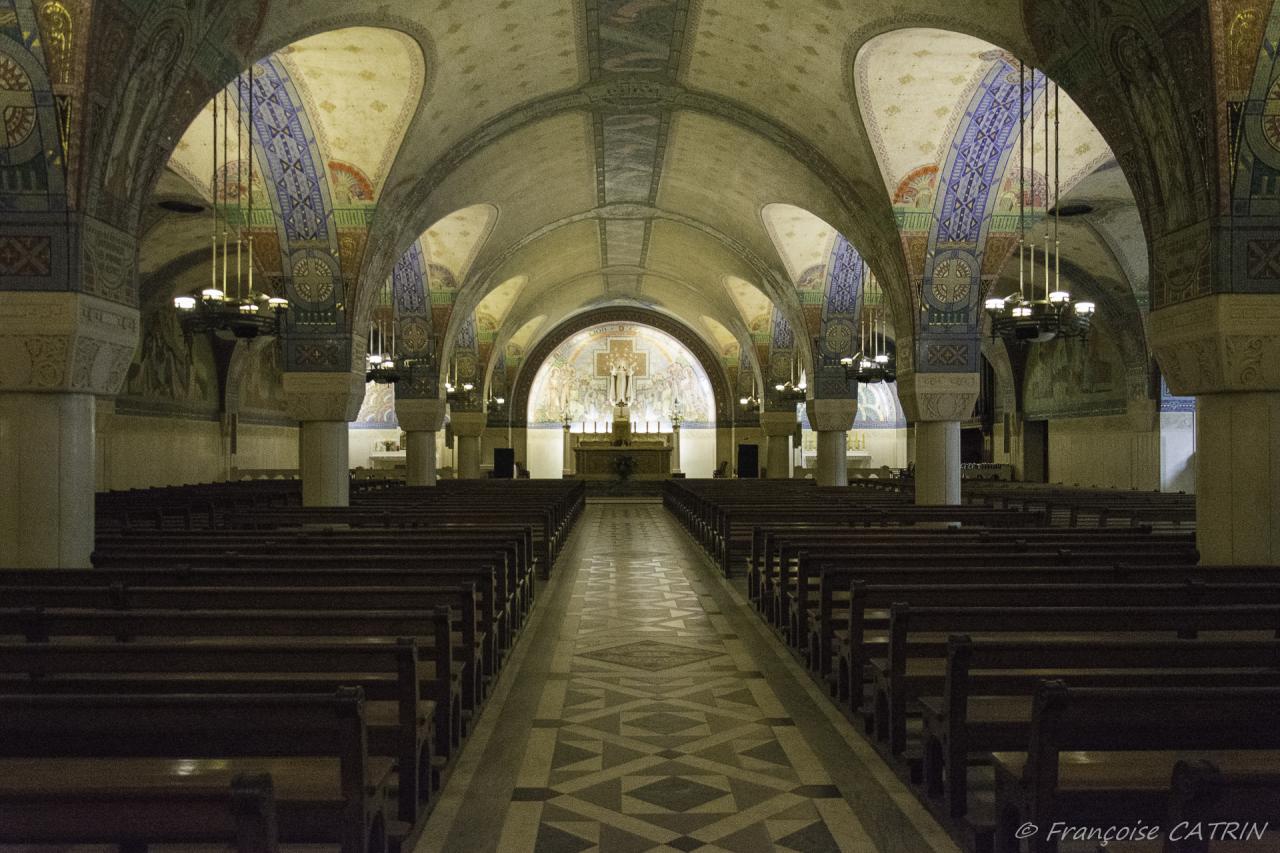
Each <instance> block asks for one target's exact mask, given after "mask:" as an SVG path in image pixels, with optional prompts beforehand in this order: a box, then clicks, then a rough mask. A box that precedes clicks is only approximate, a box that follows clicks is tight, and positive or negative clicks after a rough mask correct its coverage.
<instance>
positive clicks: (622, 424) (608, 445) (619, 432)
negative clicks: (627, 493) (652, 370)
mask: <svg viewBox="0 0 1280 853" xmlns="http://www.w3.org/2000/svg"><path fill="white" fill-rule="evenodd" d="M567 438H568V436H567V435H566V439H567ZM671 451H672V445H671V444H670V443H668V441H667V437H666V436H662V437H648V436H646V437H645V438H633V437H632V433H631V411H630V407H628V406H627V405H626V404H625V403H622V404H620V405H618V406H616V407H615V408H614V411H613V432H612V433H611V434H609V435H608V436H601V437H599V438H586V437H585V436H584V437H583V438H582V439H581V440H580V441H579V442H578V446H577V447H575V448H574V451H573V453H574V462H575V463H576V465H575V467H574V470H575V471H576V472H577V476H578V477H579V478H580V479H583V480H616V479H618V477H619V474H618V470H619V467H620V464H619V461H618V460H619V459H620V458H621V457H624V456H627V457H630V458H631V462H632V464H631V474H630V478H631V479H633V480H665V479H667V478H668V477H670V476H671Z"/></svg>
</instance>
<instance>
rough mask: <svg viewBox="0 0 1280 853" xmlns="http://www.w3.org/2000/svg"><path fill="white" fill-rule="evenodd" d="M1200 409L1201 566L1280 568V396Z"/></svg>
mask: <svg viewBox="0 0 1280 853" xmlns="http://www.w3.org/2000/svg"><path fill="white" fill-rule="evenodd" d="M1196 405H1197V411H1196V433H1197V434H1196V451H1195V453H1196V544H1197V546H1198V547H1199V549H1200V561H1201V562H1202V563H1205V564H1206V565H1276V564H1280V392H1277V391H1260V392H1256V393H1228V394H1201V395H1199V397H1197V399H1196Z"/></svg>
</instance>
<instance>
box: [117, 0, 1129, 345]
mask: <svg viewBox="0 0 1280 853" xmlns="http://www.w3.org/2000/svg"><path fill="white" fill-rule="evenodd" d="M233 5H238V6H243V7H244V9H245V12H244V13H243V14H244V16H245V17H246V18H248V19H259V20H260V22H261V24H260V29H259V30H258V32H257V35H256V37H254V38H253V39H252V46H251V47H249V48H248V49H247V51H246V52H245V55H244V56H241V57H240V58H239V61H240V63H241V65H240V68H239V69H232V70H231V71H230V72H229V76H230V75H232V74H235V73H237V72H238V71H240V70H243V69H244V68H245V67H248V66H249V64H250V63H251V62H252V63H256V66H255V67H257V68H265V67H266V66H267V65H268V64H270V66H271V67H272V68H275V69H277V70H278V72H279V73H280V75H282V76H283V77H287V78H288V89H287V91H288V93H289V94H290V97H291V98H292V99H293V101H294V108H295V109H296V110H297V112H298V113H299V114H301V115H303V116H304V118H305V121H303V122H302V123H301V125H300V126H302V127H305V135H306V138H305V140H304V141H303V142H304V144H305V145H306V146H309V147H310V149H311V150H312V152H313V157H312V160H313V161H314V163H315V164H316V165H315V170H316V171H317V172H319V173H320V174H318V175H315V176H313V177H315V178H316V179H317V180H319V181H321V182H322V183H326V184H327V188H326V189H325V193H327V195H325V198H326V199H327V200H326V202H325V203H326V204H328V205H329V208H327V209H326V212H325V215H327V216H331V217H334V218H335V219H337V221H338V223H339V231H338V235H339V237H338V239H337V240H336V241H335V244H334V245H335V246H337V248H336V249H335V251H336V252H338V253H339V254H341V258H340V259H338V260H339V261H340V265H341V268H342V270H343V271H344V272H347V271H348V270H350V273H351V276H350V277H351V280H352V282H353V285H352V286H353V287H354V288H355V292H354V293H350V292H349V293H347V294H346V301H347V308H348V319H347V324H348V327H349V328H350V329H352V330H354V331H357V332H358V331H359V328H360V326H361V324H362V323H364V322H366V316H367V314H366V311H367V307H368V304H369V300H370V299H371V298H372V294H373V293H375V292H376V291H377V290H378V289H379V288H380V287H381V285H382V284H383V283H384V282H386V281H387V280H388V278H389V277H390V276H391V273H392V269H393V267H394V266H395V265H396V263H397V262H398V261H399V260H400V259H401V258H402V257H403V256H404V255H405V253H406V252H409V251H411V250H412V251H416V252H420V253H421V256H422V258H423V259H424V260H425V264H424V265H423V270H424V274H425V276H426V278H427V282H426V283H427V287H428V288H429V290H430V294H431V296H430V304H431V306H432V310H433V312H443V313H437V314H436V315H435V316H433V325H434V326H435V327H436V330H437V333H438V334H439V335H440V337H441V338H442V339H443V342H444V345H445V346H448V345H449V343H451V342H452V341H453V339H454V338H455V337H456V335H457V333H458V330H459V329H460V328H462V327H463V326H464V325H465V324H467V323H468V322H475V323H476V325H477V326H478V327H479V328H481V329H482V330H486V331H487V333H488V334H490V335H492V337H493V343H494V345H493V347H492V351H493V352H494V353H495V354H502V353H506V352H508V351H511V352H517V351H518V352H524V351H528V350H530V349H532V348H533V346H534V345H535V344H536V343H537V341H538V340H539V338H540V336H541V335H543V334H545V333H546V332H547V331H548V330H550V329H553V328H554V327H556V326H557V325H558V324H560V323H561V322H562V321H563V320H564V319H566V318H567V317H570V316H572V315H573V314H575V313H578V312H581V311H583V310H586V309H589V308H593V307H600V306H609V305H642V306H646V307H649V308H652V309H655V310H658V311H660V312H663V313H666V314H669V315H671V316H673V317H676V318H678V319H680V320H681V321H683V322H684V323H685V324H686V325H687V326H688V327H689V328H690V329H691V330H693V332H694V333H696V334H698V335H700V336H701V337H703V338H704V339H705V341H706V342H707V343H708V344H709V345H710V346H711V347H712V349H714V351H716V352H719V353H721V354H722V356H723V357H724V358H725V359H726V362H727V363H728V362H734V361H736V360H737V359H738V357H739V354H740V353H742V352H753V351H754V350H753V347H758V346H759V345H760V344H761V343H762V342H763V343H764V344H765V350H766V352H767V341H768V339H769V333H770V324H771V323H773V322H776V320H775V318H781V319H782V320H784V321H786V322H787V323H789V324H790V325H791V326H792V327H793V328H795V329H802V328H804V327H805V307H804V306H805V304H806V303H805V299H806V298H808V297H806V296H805V295H804V293H805V291H806V288H808V289H810V290H812V289H814V288H815V287H816V290H817V291H818V292H821V291H822V286H821V281H820V279H821V278H822V277H823V276H825V275H826V272H825V270H826V266H827V264H828V262H829V259H830V257H831V253H832V249H833V246H834V245H835V244H836V243H837V242H838V241H839V240H841V239H845V240H848V241H849V242H850V243H852V245H853V246H854V247H855V248H856V250H857V251H858V252H859V253H860V254H861V256H862V257H864V258H866V259H867V261H868V262H869V264H870V266H871V268H872V269H873V270H874V271H875V272H876V274H877V275H878V276H879V278H880V279H881V281H882V282H883V283H884V285H885V287H886V291H887V294H888V297H889V300H890V303H891V305H892V307H893V310H894V313H895V317H896V318H897V319H898V320H899V323H900V324H902V325H903V326H904V328H906V329H910V328H911V327H912V320H911V318H912V316H913V313H912V312H918V302H917V298H916V297H915V296H914V294H913V289H916V290H918V288H919V275H920V272H919V262H918V261H917V260H916V259H914V258H913V257H912V255H911V252H912V248H911V243H910V240H908V239H907V235H906V234H905V232H904V229H903V227H902V224H903V221H904V209H905V207H909V204H907V202H904V201H903V199H904V198H905V196H904V195H903V192H904V187H907V189H911V187H910V186H908V185H909V184H910V181H911V176H912V175H913V174H917V173H920V172H921V170H922V169H923V170H924V171H925V172H928V169H929V167H932V169H933V174H934V175H935V177H936V175H937V173H938V170H939V168H940V167H941V166H942V165H943V164H944V160H945V158H946V150H947V148H948V146H949V145H950V144H951V141H952V136H953V135H954V134H955V132H956V128H957V126H958V125H959V124H960V123H961V121H962V118H963V116H964V114H965V111H966V109H967V108H968V107H969V104H970V102H971V100H972V96H973V93H974V90H975V88H976V87H977V86H978V85H979V82H980V80H981V78H982V77H983V75H984V73H986V72H987V70H988V69H989V68H990V66H991V64H992V63H993V62H995V61H997V60H999V59H1000V58H1001V57H1004V58H1007V59H1008V61H1010V62H1013V63H1015V65H1016V59H1013V56H1015V55H1016V56H1021V57H1024V58H1026V59H1027V60H1029V61H1034V51H1033V49H1032V48H1031V46H1030V44H1029V43H1028V40H1027V37H1026V35H1025V33H1024V32H1023V20H1022V5H1023V4H1022V2H1021V0H972V2H966V3H961V4H943V3H938V2H936V0H702V2H699V3H694V2H691V0H465V2H461V0H432V1H431V2H423V0H383V2H379V3H377V4H349V3H343V4H340V3H337V2H335V0H288V2H283V0H277V1H276V2H269V3H268V2H267V0H236V4H233ZM263 8H265V11H259V12H255V13H254V14H252V15H251V14H249V12H248V10H250V9H255V10H262V9H263ZM997 44H998V45H1000V46H1001V47H1000V49H997V48H996V47H995V46H994V45H997ZM1005 51H1008V52H1009V53H1006V52H1005ZM230 91H231V92H232V94H231V99H232V103H233V104H234V99H235V97H236V94H237V93H236V89H235V87H234V85H233V86H232V87H231V90H230ZM282 91H283V90H282ZM1064 94H1065V93H1064ZM1065 100H1066V101H1067V105H1066V106H1065V107H1064V109H1063V120H1064V128H1063V139H1064V144H1067V143H1069V145H1067V147H1066V148H1064V167H1063V174H1064V177H1069V178H1070V180H1069V181H1067V182H1066V183H1067V184H1068V186H1067V187H1064V192H1065V190H1066V189H1068V188H1070V190H1071V196H1070V198H1071V200H1073V201H1074V200H1076V199H1077V197H1079V198H1080V199H1082V200H1084V201H1087V202H1089V203H1090V204H1091V205H1092V207H1093V208H1094V210H1095V212H1094V213H1093V214H1090V215H1089V216H1086V217H1081V218H1080V219H1079V220H1078V221H1077V222H1076V223H1073V224H1072V226H1071V228H1070V229H1068V232H1067V237H1066V238H1064V243H1065V244H1067V245H1069V246H1071V247H1072V250H1073V252H1075V253H1076V254H1075V255H1074V257H1076V259H1077V266H1078V267H1079V268H1080V271H1079V272H1073V275H1076V277H1077V278H1079V279H1080V280H1081V281H1082V286H1083V287H1086V288H1096V289H1098V290H1099V291H1100V292H1102V291H1106V292H1108V293H1111V294H1112V297H1113V299H1114V300H1115V302H1116V308H1115V309H1114V310H1115V311H1116V313H1117V315H1118V317H1119V322H1130V321H1133V320H1135V319H1137V318H1140V311H1139V306H1145V292H1146V268H1147V265H1146V259H1145V244H1144V241H1143V238H1142V231H1141V224H1140V223H1139V221H1138V217H1137V213H1136V208H1135V207H1134V202H1133V197H1132V194H1131V193H1129V190H1128V186H1127V183H1126V182H1125V180H1124V176H1123V175H1121V174H1120V171H1119V169H1118V168H1115V166H1114V160H1113V159H1112V158H1111V156H1110V152H1109V149H1108V148H1107V146H1106V143H1105V142H1104V141H1103V140H1102V138H1101V137H1100V136H1099V135H1098V133H1097V131H1095V130H1094V129H1093V127H1092V125H1090V124H1089V122H1088V120H1087V119H1086V118H1084V116H1083V115H1082V114H1081V113H1080V112H1079V110H1078V109H1076V108H1075V107H1074V105H1071V104H1070V101H1069V99H1065ZM1040 109H1041V110H1042V111H1043V105H1041V106H1040ZM211 136H212V104H209V105H206V107H205V109H204V111H202V112H201V113H200V114H199V115H198V116H196V117H195V118H194V120H193V121H192V123H191V126H190V129H189V130H188V131H187V133H186V135H184V136H183V138H182V139H181V141H179V143H178V144H177V147H176V149H175V151H174V153H173V155H172V158H171V160H170V161H169V169H168V171H167V172H166V174H165V176H164V177H163V178H162V180H161V182H160V184H159V186H158V187H157V190H156V193H155V198H154V199H153V202H155V203H157V204H158V203H160V202H169V203H170V206H172V204H171V203H172V202H174V201H178V202H185V203H187V204H189V205H191V206H195V207H207V206H208V204H209V203H210V202H211V201H213V200H214V198H215V193H221V192H223V191H222V190H221V189H219V190H216V191H215V190H214V188H213V186H212V185H213V183H214V172H213V168H212V166H213V161H212V151H211V149H210V140H211ZM258 141H259V144H262V140H261V139H259V140H258ZM219 144H221V143H219ZM230 144H231V145H232V146H235V145H236V141H235V138H234V136H233V137H232V138H231V142H230ZM240 144H241V146H242V147H244V148H245V149H247V148H248V145H247V139H245V140H242V141H241V143H240ZM267 144H268V145H269V144H271V143H270V142H268V143H267ZM251 156H252V155H249V154H247V153H246V154H245V155H244V159H243V160H242V161H241V162H243V163H245V164H246V165H245V166H237V172H236V174H234V175H231V176H230V179H231V183H233V184H234V185H235V186H236V187H243V188H242V189H238V190H236V191H237V192H241V193H242V192H245V191H246V190H247V186H248V184H247V176H245V175H244V174H242V173H243V171H244V170H245V169H246V168H247V163H248V160H249V159H250V157H251ZM1040 156H1043V152H1040ZM254 168H255V172H256V177H255V190H254V191H255V193H260V194H263V196H268V195H269V194H270V193H273V192H276V193H279V192H287V191H288V188H287V187H283V188H282V187H280V186H272V178H274V177H276V175H274V174H273V173H272V171H271V164H270V163H264V162H257V163H256V165H255V167H254ZM1108 170H1109V171H1108ZM263 175H267V176H268V177H267V178H266V179H264V178H263V177H262V176H263ZM224 177H225V176H220V177H219V178H218V180H222V179H223V178H224ZM219 198H224V197H222V196H219ZM226 201H227V202H228V203H233V204H234V203H235V201H236V200H235V199H234V198H233V199H226ZM258 204H259V203H258V202H255V209H256V207H257V205H258ZM277 207H279V205H277ZM278 214H279V210H277V215H278ZM208 221H209V220H208V216H207V215H200V214H196V215H193V214H191V213H182V212H173V211H171V210H168V209H166V210H160V209H158V208H156V207H155V206H154V205H152V206H151V207H149V208H148V214H147V221H146V226H147V228H146V234H145V238H144V241H143V243H142V248H141V253H140V266H141V273H142V278H143V287H144V293H150V294H151V298H152V299H159V298H167V296H169V295H171V294H172V293H173V292H175V291H177V290H183V289H191V288H194V287H198V286H200V283H201V282H200V276H201V272H200V270H201V269H204V267H202V266H201V263H202V261H203V259H204V258H205V257H206V253H207V251H208V250H207V246H208ZM282 239H283V238H282ZM267 255H269V251H268V249H264V257H262V258H260V259H259V262H260V263H261V264H263V265H264V269H269V266H268V265H269V264H270V263H271V262H272V258H270V257H269V256H267ZM275 263H276V268H277V269H285V270H286V272H287V269H286V267H287V264H286V263H285V262H284V261H283V260H281V259H279V258H277V259H275ZM1001 277H1004V278H1007V270H1006V268H1005V266H1003V265H1000V264H997V265H996V266H995V267H994V268H993V270H992V275H991V277H990V278H991V280H993V281H997V283H996V284H995V286H996V287H997V288H999V287H1001V286H1004V285H1002V284H1000V283H999V282H998V280H999V279H1001ZM144 298H146V297H145V296H144ZM1103 301H1104V300H1103V299H1102V298H1101V297H1100V298H1099V302H1103ZM1138 322H1139V323H1140V319H1139V320H1138ZM1138 334H1139V335H1140V334H1141V332H1140V330H1139V332H1138ZM803 357H805V358H807V357H808V356H807V352H806V353H805V355H804V356H803Z"/></svg>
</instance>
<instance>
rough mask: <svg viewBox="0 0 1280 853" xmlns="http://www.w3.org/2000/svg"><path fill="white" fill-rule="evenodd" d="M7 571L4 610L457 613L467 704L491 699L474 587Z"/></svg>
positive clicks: (1, 576) (456, 648)
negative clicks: (20, 580)
mask: <svg viewBox="0 0 1280 853" xmlns="http://www.w3.org/2000/svg"><path fill="white" fill-rule="evenodd" d="M4 580H5V572H3V571H0V607H17V608H53V609H57V608H81V609H95V610H139V611H147V610H411V611H414V610H416V611H420V612H425V611H431V610H433V609H435V608H437V607H448V608H450V609H451V611H452V616H451V623H452V624H451V627H452V629H453V630H452V634H453V636H452V637H451V640H450V644H451V646H452V648H453V655H454V659H455V661H457V662H459V663H461V664H462V665H463V667H464V671H463V676H462V707H463V710H466V711H471V710H474V709H475V708H476V707H478V706H479V704H480V701H481V700H482V699H483V698H484V689H485V681H484V679H485V675H486V673H487V672H489V671H490V662H489V661H486V660H485V658H484V641H485V637H484V632H483V629H482V628H480V627H478V621H477V618H476V610H477V602H476V591H475V585H474V584H466V585H458V586H448V587H420V586H412V587H341V586H331V587H275V586H239V587H237V586H204V587H191V586H180V587H166V586H127V585H125V584H112V585H111V586H108V587H102V586H6V585H4Z"/></svg>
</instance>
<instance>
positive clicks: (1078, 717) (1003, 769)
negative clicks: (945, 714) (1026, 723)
mask: <svg viewBox="0 0 1280 853" xmlns="http://www.w3.org/2000/svg"><path fill="white" fill-rule="evenodd" d="M1186 751H1192V752H1194V753H1196V754H1197V755H1198V757H1210V758H1211V760H1213V761H1214V763H1215V764H1216V765H1217V766H1218V767H1220V768H1222V769H1224V770H1227V771H1228V772H1232V773H1236V772H1240V773H1251V772H1263V773H1274V771H1275V768H1276V767H1277V766H1278V765H1280V688H1249V687H1240V688H1226V689H1224V688H1217V689H1213V690H1199V689H1196V688H1132V689H1124V688H1081V687H1069V686H1067V685H1066V684H1063V683H1062V682H1053V681H1046V682H1044V683H1042V684H1041V685H1040V687H1039V688H1038V689H1037V692H1036V694H1035V699H1034V702H1033V705H1032V715H1031V734H1030V738H1029V740H1028V745H1027V748H1026V750H1025V751H1021V752H997V753H995V754H993V756H992V761H993V762H994V765H995V768H996V810H997V827H996V835H995V849H996V851H997V853H1016V851H1018V850H1019V847H1020V842H1019V841H1018V839H1017V838H1016V837H1015V836H1016V833H1017V829H1018V827H1019V826H1022V825H1023V824H1024V823H1033V824H1036V825H1037V826H1040V827H1046V828H1047V827H1051V826H1052V825H1053V824H1054V822H1062V823H1065V824H1066V825H1069V826H1110V825H1116V826H1119V825H1124V824H1129V825H1132V824H1133V823H1135V822H1136V821H1138V820H1142V821H1144V822H1146V823H1154V824H1159V823H1160V822H1161V821H1162V820H1163V819H1164V818H1165V817H1166V816H1167V809H1168V801H1169V794H1170V790H1169V786H1170V780H1171V778H1172V771H1173V768H1174V766H1175V765H1176V764H1177V763H1178V761H1179V760H1181V759H1182V757H1183V753H1184V752H1186ZM1057 841H1058V839H1055V838H1051V837H1049V834H1048V833H1047V832H1040V833H1037V834H1036V835H1035V836H1034V837H1033V838H1031V839H1030V840H1029V842H1028V845H1029V849H1030V850H1031V851H1032V853H1055V851H1056V850H1057V849H1058V844H1057Z"/></svg>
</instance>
